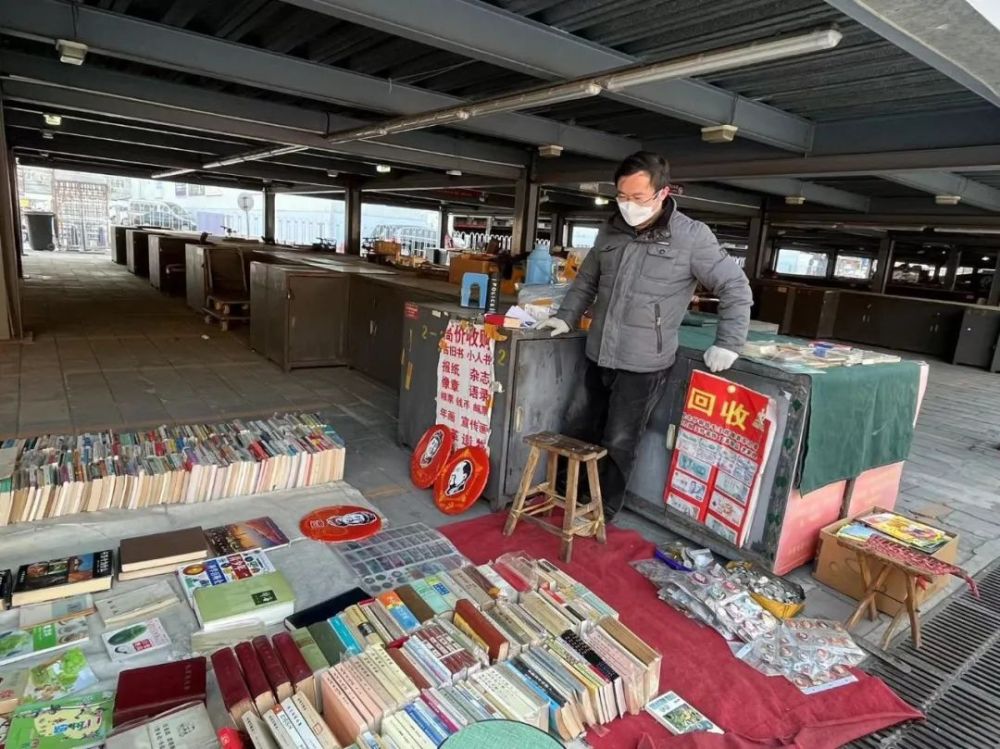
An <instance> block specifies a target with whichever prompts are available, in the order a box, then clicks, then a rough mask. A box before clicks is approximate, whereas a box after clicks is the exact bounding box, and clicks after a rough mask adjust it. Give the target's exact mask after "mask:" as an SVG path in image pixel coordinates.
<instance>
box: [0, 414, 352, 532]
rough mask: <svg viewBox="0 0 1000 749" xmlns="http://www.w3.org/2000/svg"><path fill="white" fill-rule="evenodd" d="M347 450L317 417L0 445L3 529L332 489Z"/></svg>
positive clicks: (340, 474) (59, 437)
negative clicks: (114, 511) (102, 513)
mask: <svg viewBox="0 0 1000 749" xmlns="http://www.w3.org/2000/svg"><path fill="white" fill-rule="evenodd" d="M344 455H345V448H344V443H343V441H342V440H341V439H340V437H338V436H337V434H336V432H334V431H333V430H332V429H331V428H330V427H329V426H328V425H326V424H324V423H322V422H321V421H320V419H319V418H318V417H317V416H316V415H315V414H286V415H284V416H275V417H274V418H271V419H267V420H257V421H239V420H236V421H231V422H225V423H222V424H188V425H183V426H162V427H160V428H159V429H155V430H151V431H148V432H116V431H107V432H96V433H88V434H83V435H79V436H74V435H45V436H41V437H35V438H31V439H27V440H25V439H18V440H7V441H4V442H0V525H6V524H8V523H19V522H26V521H32V520H41V519H43V518H50V517H60V516H63V515H69V514H73V513H77V512H91V511H95V510H105V509H111V508H125V509H135V508H138V507H148V506H151V505H159V504H178V503H185V502H205V501H209V500H213V499H221V498H223V497H233V496H240V495H245V494H258V493H261V492H270V491H276V490H280V489H294V488H297V487H303V486H313V485H316V484H322V483H326V482H329V481H338V480H340V479H341V478H342V477H343V471H344Z"/></svg>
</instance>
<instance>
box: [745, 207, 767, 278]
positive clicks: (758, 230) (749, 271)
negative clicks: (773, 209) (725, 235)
mask: <svg viewBox="0 0 1000 749" xmlns="http://www.w3.org/2000/svg"><path fill="white" fill-rule="evenodd" d="M767 234H768V222H767V213H766V211H765V210H764V206H763V203H761V208H760V213H759V214H758V215H756V216H754V217H753V218H752V219H750V227H749V236H748V241H747V259H746V262H745V263H744V264H743V272H744V273H746V275H747V278H749V279H750V280H751V281H757V280H759V279H760V278H761V277H762V276H763V275H764V271H765V270H768V269H769V268H770V266H771V258H770V249H769V245H768V241H767V240H768V236H767Z"/></svg>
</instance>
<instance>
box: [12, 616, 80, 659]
mask: <svg viewBox="0 0 1000 749" xmlns="http://www.w3.org/2000/svg"><path fill="white" fill-rule="evenodd" d="M88 639H90V628H89V627H88V626H87V620H86V619H83V618H78V619H67V620H66V621H61V622H53V623H51V624H42V625H41V626H38V627H32V628H31V629H12V630H7V631H6V632H0V665H3V664H7V663H13V662H15V661H19V660H23V659H24V658H30V657H31V656H33V655H43V654H44V653H51V652H54V651H56V650H62V649H63V648H68V647H71V646H73V645H76V644H79V643H83V642H86V641H87V640H88Z"/></svg>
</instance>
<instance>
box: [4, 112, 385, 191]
mask: <svg viewBox="0 0 1000 749" xmlns="http://www.w3.org/2000/svg"><path fill="white" fill-rule="evenodd" d="M48 109H49V110H50V111H51V109H52V108H51V107H50V108H48ZM42 110H43V108H42V107H38V106H37V105H28V104H18V103H16V102H15V103H11V102H8V103H7V106H6V108H5V116H4V121H5V124H6V125H7V127H9V128H17V129H21V130H26V131H31V132H42V131H49V132H51V133H53V135H54V136H55V137H59V136H60V134H63V133H65V134H69V135H79V136H82V137H86V138H93V139H96V140H104V141H114V142H118V143H129V144H132V145H139V146H151V147H153V148H168V149H173V150H177V151H181V152H196V153H206V152H208V153H214V152H218V151H220V150H221V149H225V150H226V151H227V152H228V153H237V152H239V151H240V150H243V149H246V148H247V145H248V144H247V143H246V142H244V141H240V140H235V139H233V138H232V137H218V136H217V137H215V138H212V137H206V134H205V133H203V132H202V133H199V134H197V135H195V134H193V133H190V134H189V133H184V132H168V131H165V130H162V129H156V128H152V127H137V126H135V125H126V124H123V123H119V122H108V121H106V120H103V121H102V120H100V119H97V118H93V119H89V118H86V117H85V116H81V115H79V114H77V113H75V112H71V113H70V114H64V113H61V116H62V124H60V125H59V126H58V127H51V126H49V125H46V124H45V121H44V120H43V119H42ZM279 161H280V163H283V164H288V165H291V166H303V167H307V168H311V169H322V170H325V171H327V170H330V171H338V172H343V173H348V174H357V175H362V176H375V174H376V173H377V172H376V171H375V167H374V166H371V165H370V164H365V163H362V162H359V161H345V160H343V159H336V158H332V157H330V156H328V155H327V154H315V155H311V154H309V153H308V152H304V153H301V154H288V155H286V156H282V157H280V159H279Z"/></svg>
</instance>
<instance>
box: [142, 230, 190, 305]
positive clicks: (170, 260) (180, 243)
mask: <svg viewBox="0 0 1000 749" xmlns="http://www.w3.org/2000/svg"><path fill="white" fill-rule="evenodd" d="M190 241H191V239H190V238H189V237H183V236H171V235H167V234H150V235H149V239H148V243H149V284H150V285H151V286H152V287H153V288H154V289H159V290H160V291H165V292H167V293H170V294H174V293H180V292H181V291H182V290H183V277H184V247H185V244H186V243H187V242H190Z"/></svg>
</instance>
